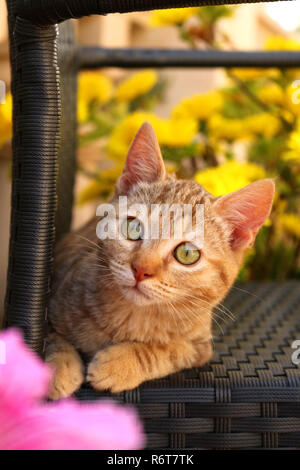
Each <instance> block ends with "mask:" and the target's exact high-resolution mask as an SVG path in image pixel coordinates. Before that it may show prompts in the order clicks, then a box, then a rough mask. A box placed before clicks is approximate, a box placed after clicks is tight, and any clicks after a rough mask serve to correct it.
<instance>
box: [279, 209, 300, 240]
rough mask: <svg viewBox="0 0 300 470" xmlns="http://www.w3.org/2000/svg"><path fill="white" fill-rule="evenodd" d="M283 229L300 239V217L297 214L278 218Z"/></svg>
mask: <svg viewBox="0 0 300 470" xmlns="http://www.w3.org/2000/svg"><path fill="white" fill-rule="evenodd" d="M278 223H279V226H280V227H281V228H283V229H284V230H286V231H287V232H288V233H290V234H291V235H294V236H295V237H297V238H300V217H299V216H298V215H296V214H282V215H280V216H279V217H278Z"/></svg>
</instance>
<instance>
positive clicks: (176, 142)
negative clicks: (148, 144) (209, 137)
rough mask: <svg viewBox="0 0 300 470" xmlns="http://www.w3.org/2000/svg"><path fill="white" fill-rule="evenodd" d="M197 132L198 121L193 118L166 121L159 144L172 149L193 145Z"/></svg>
mask: <svg viewBox="0 0 300 470" xmlns="http://www.w3.org/2000/svg"><path fill="white" fill-rule="evenodd" d="M197 130H198V125H197V121H196V120H195V119H193V118H191V117H184V118H171V119H168V120H165V121H164V123H163V125H162V128H161V131H162V132H161V135H160V136H159V143H160V144H162V145H168V146H170V147H183V146H185V145H188V144H190V143H191V141H192V139H193V137H194V136H195V135H196V134H197Z"/></svg>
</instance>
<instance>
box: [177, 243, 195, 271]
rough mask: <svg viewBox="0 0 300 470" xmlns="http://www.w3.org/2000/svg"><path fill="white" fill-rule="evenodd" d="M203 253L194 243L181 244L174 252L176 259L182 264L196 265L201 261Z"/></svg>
mask: <svg viewBox="0 0 300 470" xmlns="http://www.w3.org/2000/svg"><path fill="white" fill-rule="evenodd" d="M200 256H201V253H200V251H199V250H198V248H196V247H195V245H193V244H192V243H187V242H184V243H181V244H180V245H178V246H177V247H176V248H175V250H174V258H175V259H176V260H177V261H178V262H179V263H181V264H185V265H189V264H194V263H196V262H197V261H198V260H199V259H200Z"/></svg>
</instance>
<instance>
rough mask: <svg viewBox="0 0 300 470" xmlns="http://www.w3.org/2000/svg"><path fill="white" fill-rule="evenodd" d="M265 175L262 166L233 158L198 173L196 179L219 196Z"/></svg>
mask: <svg viewBox="0 0 300 470" xmlns="http://www.w3.org/2000/svg"><path fill="white" fill-rule="evenodd" d="M264 177H265V170H264V169H263V168H262V167H261V166H259V165H256V164H255V163H239V162H237V161H234V160H231V161H228V162H226V163H223V164H222V165H219V166H217V167H214V168H207V169H206V170H204V171H201V172H199V173H197V174H196V175H195V180H196V181H197V183H199V184H201V185H202V186H203V187H204V188H205V189H206V190H207V191H208V192H210V193H211V194H213V195H214V196H215V197H217V196H221V195H223V194H228V193H231V192H233V191H236V190H238V189H240V188H242V187H243V186H246V185H247V184H250V183H252V182H253V181H256V180H258V179H261V178H264Z"/></svg>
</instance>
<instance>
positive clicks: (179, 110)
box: [172, 91, 223, 121]
mask: <svg viewBox="0 0 300 470" xmlns="http://www.w3.org/2000/svg"><path fill="white" fill-rule="evenodd" d="M222 105H223V99H222V96H221V94H220V93H219V92H215V91H212V92H209V93H203V94H202V95H200V94H199V95H194V96H192V97H190V98H185V99H183V100H182V101H180V103H179V104H178V105H177V106H175V108H174V109H173V112H172V116H173V117H174V118H186V117H192V118H194V119H198V120H200V121H203V120H206V119H208V118H209V117H210V116H211V115H212V114H213V113H215V112H216V111H219V110H220V109H221V107H222Z"/></svg>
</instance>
